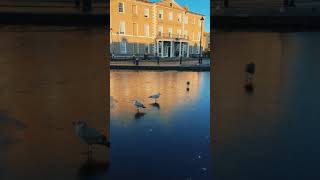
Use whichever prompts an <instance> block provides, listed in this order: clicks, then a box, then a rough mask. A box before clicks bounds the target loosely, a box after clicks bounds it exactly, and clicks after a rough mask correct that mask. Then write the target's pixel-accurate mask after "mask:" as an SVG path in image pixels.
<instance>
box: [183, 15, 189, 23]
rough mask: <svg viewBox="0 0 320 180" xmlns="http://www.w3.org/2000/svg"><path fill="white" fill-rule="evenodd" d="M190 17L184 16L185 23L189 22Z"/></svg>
mask: <svg viewBox="0 0 320 180" xmlns="http://www.w3.org/2000/svg"><path fill="white" fill-rule="evenodd" d="M188 19H189V18H188V16H185V17H184V23H185V24H188Z"/></svg>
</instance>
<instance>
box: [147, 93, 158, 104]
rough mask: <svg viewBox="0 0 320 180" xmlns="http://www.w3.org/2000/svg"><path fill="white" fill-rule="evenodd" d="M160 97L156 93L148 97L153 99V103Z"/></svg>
mask: <svg viewBox="0 0 320 180" xmlns="http://www.w3.org/2000/svg"><path fill="white" fill-rule="evenodd" d="M159 97H160V93H156V94H154V95H151V96H149V98H152V99H154V102H157V99H158V98H159Z"/></svg>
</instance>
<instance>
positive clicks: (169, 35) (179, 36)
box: [157, 33, 189, 40]
mask: <svg viewBox="0 0 320 180" xmlns="http://www.w3.org/2000/svg"><path fill="white" fill-rule="evenodd" d="M161 38H163V39H177V40H179V39H184V40H189V36H187V35H182V34H172V33H158V34H157V39H161Z"/></svg>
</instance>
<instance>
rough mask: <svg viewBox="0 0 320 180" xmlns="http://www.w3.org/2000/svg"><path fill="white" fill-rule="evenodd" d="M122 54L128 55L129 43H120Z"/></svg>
mask: <svg viewBox="0 0 320 180" xmlns="http://www.w3.org/2000/svg"><path fill="white" fill-rule="evenodd" d="M120 53H121V54H126V53H127V42H126V41H121V42H120Z"/></svg>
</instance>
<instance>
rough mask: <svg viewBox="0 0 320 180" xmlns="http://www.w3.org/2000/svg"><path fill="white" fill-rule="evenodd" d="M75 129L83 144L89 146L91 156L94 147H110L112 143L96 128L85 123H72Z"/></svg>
mask: <svg viewBox="0 0 320 180" xmlns="http://www.w3.org/2000/svg"><path fill="white" fill-rule="evenodd" d="M72 124H73V125H74V128H75V133H76V135H77V136H78V137H79V138H80V140H81V141H82V142H83V143H86V144H87V145H88V154H90V153H91V152H92V151H91V146H92V145H102V146H106V147H108V148H109V147H110V142H109V141H108V140H107V137H106V136H105V135H104V134H103V133H101V132H99V131H98V130H97V129H95V128H91V127H88V125H87V123H86V122H84V121H78V122H72Z"/></svg>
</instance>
